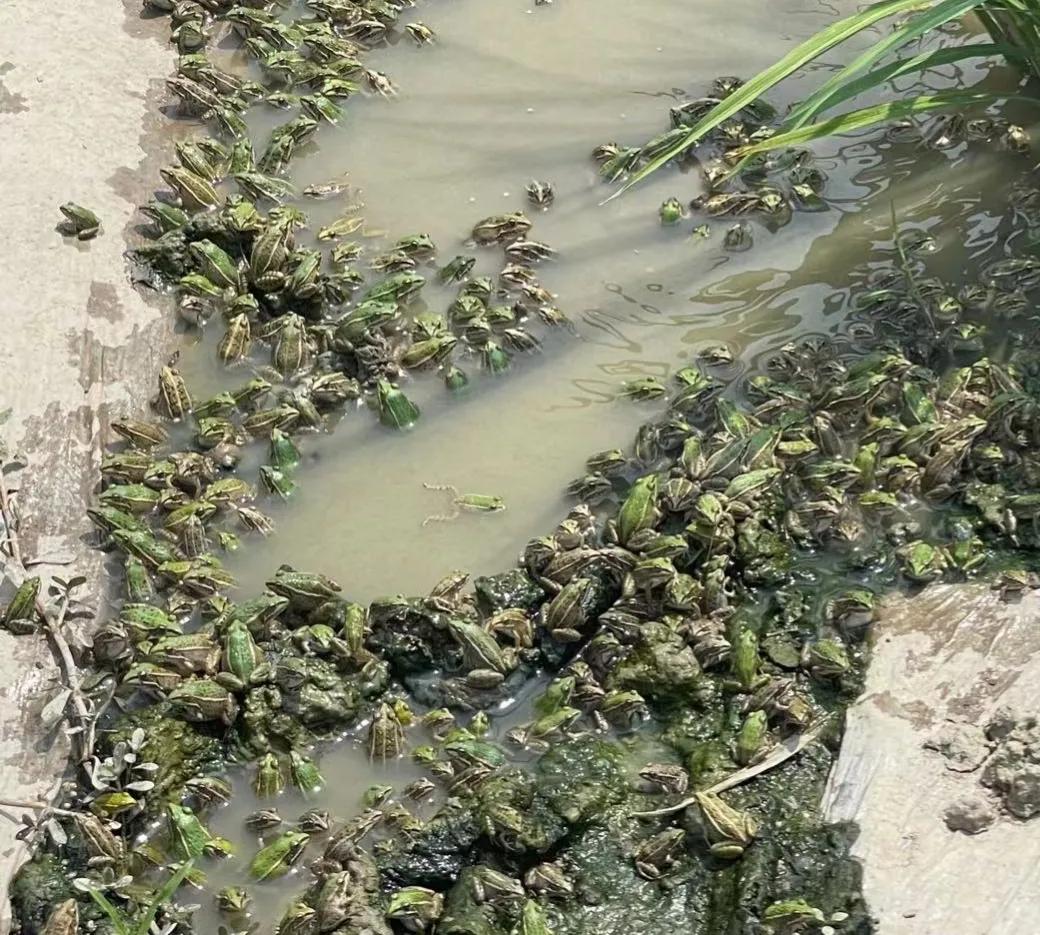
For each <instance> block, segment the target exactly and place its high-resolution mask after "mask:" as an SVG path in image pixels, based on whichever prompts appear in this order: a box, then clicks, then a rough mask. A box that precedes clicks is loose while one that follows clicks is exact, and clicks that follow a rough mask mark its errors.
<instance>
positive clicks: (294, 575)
mask: <svg viewBox="0 0 1040 935" xmlns="http://www.w3.org/2000/svg"><path fill="white" fill-rule="evenodd" d="M266 584H267V587H268V588H270V589H271V590H272V591H273V592H274V593H275V594H276V595H279V596H281V597H284V598H288V604H289V606H292V607H293V609H294V610H298V611H304V612H307V611H311V610H314V609H315V608H316V607H318V606H319V605H320V604H322V603H324V602H325V601H327V600H329V599H331V598H334V597H335V596H336V595H337V594H338V593H339V591H340V590H342V589H341V588H340V586H339V584H337V583H336V582H335V581H333V580H332V579H331V578H327V577H326V576H325V575H321V574H313V573H311V572H304V571H297V570H296V569H295V568H293V567H292V566H291V565H281V566H279V568H278V570H277V571H276V572H275V575H274V577H273V578H270V579H268V581H267V582H266ZM278 612H279V613H280V612H281V610H279V611H278Z"/></svg>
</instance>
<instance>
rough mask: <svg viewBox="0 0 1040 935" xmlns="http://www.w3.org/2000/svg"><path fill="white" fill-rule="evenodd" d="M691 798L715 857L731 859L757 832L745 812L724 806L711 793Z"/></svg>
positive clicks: (724, 804) (748, 843) (755, 826)
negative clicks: (695, 803) (698, 809)
mask: <svg viewBox="0 0 1040 935" xmlns="http://www.w3.org/2000/svg"><path fill="white" fill-rule="evenodd" d="M694 798H695V799H696V801H697V806H698V808H700V811H701V820H702V821H703V824H704V837H705V839H706V841H707V842H708V846H709V847H710V848H711V853H712V855H713V856H715V857H722V858H725V859H728V860H734V859H736V858H738V857H740V856H741V855H743V853H744V850H745V849H746V848H747V847H748V846H749V845H750V844H751V842H752V841H753V840H754V838H755V835H756V834H757V833H758V823H757V822H756V821H755V819H754V818H752V817H751V816H750V815H748V814H747V813H746V812H741V811H738V810H737V809H735V808H733V807H732V806H729V805H727V804H726V803H725V802H723V801H722V799H720V798H719V797H718V796H717V795H715V794H714V793H713V792H698V793H695V796H694Z"/></svg>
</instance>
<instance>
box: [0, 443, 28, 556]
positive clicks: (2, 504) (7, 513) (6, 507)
mask: <svg viewBox="0 0 1040 935" xmlns="http://www.w3.org/2000/svg"><path fill="white" fill-rule="evenodd" d="M3 466H4V463H3V461H0V512H2V513H3V517H4V527H5V528H6V530H7V548H8V549H9V550H10V553H11V558H12V559H13V560H14V562H15V563H16V564H18V565H21V566H22V568H23V569H24V568H25V564H24V563H23V562H22V547H21V545H20V544H19V542H18V529H17V524H16V522H15V514H14V507H13V506H12V504H11V499H10V495H9V493H8V490H7V483H6V482H5V480H4V477H3V474H2V471H3Z"/></svg>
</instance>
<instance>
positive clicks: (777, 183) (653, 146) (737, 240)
mask: <svg viewBox="0 0 1040 935" xmlns="http://www.w3.org/2000/svg"><path fill="white" fill-rule="evenodd" d="M743 84H744V82H743V81H742V80H741V79H740V78H736V77H732V76H726V77H721V78H717V79H716V80H715V81H714V83H713V84H712V86H711V88H710V89H709V91H708V93H707V94H706V95H704V96H703V97H696V98H687V99H684V100H681V101H679V102H678V103H677V104H676V105H675V106H673V107H672V108H670V110H669V122H670V127H669V129H667V130H665V131H664V132H663V133H660V134H658V135H657V136H655V137H653V138H651V139H649V140H647V141H646V142H645V143H643V144H642V145H641V146H625V145H622V144H619V143H617V142H609V143H604V144H602V145H601V146H598V147H596V149H595V150H593V153H592V157H593V159H594V160H595V161H596V162H597V163H598V164H599V167H600V170H599V171H600V175H601V176H602V177H603V178H604V179H605V180H606V181H608V182H617V181H621V180H624V179H626V178H628V177H629V176H631V175H632V174H633V173H636V172H638V171H639V170H641V169H643V168H645V167H646V166H647V165H648V164H649V163H652V162H653V161H654V160H656V159H659V158H660V157H661V156H663V155H664V154H665V153H667V152H670V151H672V150H673V148H674V147H676V146H677V145H679V144H681V143H682V142H683V141H684V140H685V139H686V137H687V136H688V135H689V133H690V131H691V130H692V129H693V128H694V127H696V126H697V125H698V124H700V123H701V121H703V120H704V119H705V118H706V117H707V116H708V115H709V114H710V113H711V112H712V110H713V109H714V108H715V107H717V106H718V105H719V104H721V103H722V102H723V101H725V99H726V98H727V97H729V96H730V95H731V94H732V93H733V92H734V91H736V90H737V89H738V88H740V87H741V86H742V85H743ZM780 124H781V119H780V117H779V115H778V114H777V111H776V109H775V108H773V107H772V106H771V105H770V104H769V103H768V102H766V101H765V100H763V99H761V98H758V99H755V100H752V101H750V102H749V103H748V104H746V105H745V106H744V107H743V108H741V109H740V110H738V111H736V112H735V113H734V114H733V115H732V116H730V117H729V118H728V119H726V120H724V121H722V122H721V123H720V124H719V125H718V126H717V127H715V128H714V129H713V130H711V131H709V132H708V133H707V134H706V135H705V136H704V137H703V138H702V139H701V141H700V142H699V143H698V145H697V147H696V150H695V151H694V150H692V149H688V150H680V152H679V155H678V156H676V157H675V158H676V160H677V162H678V163H679V164H691V165H696V166H697V167H698V168H699V170H700V176H701V178H702V181H703V192H702V193H701V194H699V195H697V196H696V197H695V198H693V199H691V200H689V201H688V202H686V203H684V202H683V201H682V200H680V199H679V198H674V197H673V198H669V199H667V200H666V201H664V202H663V203H662V204H661V207H660V209H659V214H660V218H661V223H662V224H665V225H674V224H678V223H679V222H680V221H682V220H683V219H684V218H689V217H694V218H701V219H703V218H707V219H709V220H713V219H736V223H735V224H732V225H731V226H730V227H728V228H727V229H726V231H725V233H724V236H723V246H724V248H725V249H726V250H729V251H734V252H740V251H743V250H747V249H749V248H750V247H751V246H752V245H753V243H754V232H753V229H752V226H751V225H750V224H749V223H748V220H747V219H751V218H754V219H756V220H757V221H759V222H760V223H761V224H762V225H764V226H765V227H766V228H767V229H769V230H776V229H777V228H779V227H782V226H783V225H785V224H787V223H788V222H789V221H790V219H791V216H792V213H793V212H794V211H824V210H826V209H827V205H826V202H825V200H824V198H823V191H824V188H825V186H826V183H827V176H826V173H825V172H824V171H823V170H822V169H821V168H820V167H819V165H817V163H816V159H815V157H814V155H813V153H812V152H811V151H810V150H808V149H802V148H794V147H788V148H785V149H778V150H775V151H770V152H766V153H760V154H756V155H754V156H744V154H743V150H744V149H745V148H747V147H751V146H754V145H755V144H756V143H762V142H764V141H765V140H767V139H768V138H769V137H771V136H773V135H774V134H775V133H776V132H777V131H778V129H779V127H780ZM888 134H889V136H890V138H892V139H893V140H904V141H909V142H912V143H915V144H917V145H920V146H926V147H929V148H932V149H937V150H944V149H950V148H952V147H955V146H958V145H960V144H962V143H965V142H968V143H986V144H989V145H996V146H1000V147H1003V148H1005V149H1007V150H1010V151H1011V152H1016V153H1022V154H1026V153H1028V152H1029V134H1028V133H1027V132H1026V130H1025V129H1023V128H1022V127H1020V126H1018V125H1017V124H1014V123H1011V122H1009V121H1007V120H1004V119H1002V118H998V117H976V118H967V117H965V116H964V115H963V114H953V115H949V116H943V117H940V118H939V119H936V120H933V121H930V122H929V123H928V124H927V126H926V128H925V132H923V133H922V128H921V127H919V126H918V125H916V124H915V123H914V122H913V121H909V120H905V121H902V122H898V123H896V124H895V125H894V126H892V127H891V128H890V129H889V131H888ZM693 233H694V235H695V236H702V237H704V236H708V235H709V233H710V228H709V225H708V224H706V223H701V224H700V225H699V226H697V227H695V228H694V231H693Z"/></svg>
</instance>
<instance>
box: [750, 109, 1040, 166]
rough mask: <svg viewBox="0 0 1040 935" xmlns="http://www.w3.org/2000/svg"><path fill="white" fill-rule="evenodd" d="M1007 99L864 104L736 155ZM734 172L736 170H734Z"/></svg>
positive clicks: (756, 152) (759, 151)
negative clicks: (954, 108)
mask: <svg viewBox="0 0 1040 935" xmlns="http://www.w3.org/2000/svg"><path fill="white" fill-rule="evenodd" d="M1003 100H1007V94H990V93H988V92H984V91H946V92H942V93H940V94H930V95H925V96H922V97H914V98H908V99H907V100H901V101H889V102H888V103H887V104H875V105H874V106H873V107H864V108H863V109H862V110H854V111H851V112H850V113H847V114H840V115H839V116H837V117H831V118H830V119H829V120H821V121H819V122H818V123H812V124H810V125H809V126H807V127H799V128H798V129H797V130H790V131H788V132H787V133H778V134H777V135H776V136H771V137H770V138H769V139H767V140H763V141H762V142H761V143H755V144H754V145H753V146H744V147H741V148H740V149H738V150H736V153H735V154H736V155H737V156H738V157H740V158H741V159H742V160H743V159H746V158H748V157H749V156H755V155H757V154H758V153H764V152H768V151H769V150H771V149H779V148H780V147H782V146H798V145H801V144H803V143H809V142H812V141H813V140H818V139H822V138H823V137H825V136H834V135H835V134H838V133H851V132H853V131H855V130H863V129H866V128H867V127H872V126H876V125H877V124H880V123H884V122H885V121H887V120H901V119H902V118H904V117H912V116H914V115H915V114H922V113H926V112H928V111H932V110H946V109H949V108H951V107H969V106H971V105H973V104H994V103H996V102H997V101H1003ZM1018 100H1026V101H1033V102H1034V103H1037V104H1040V99H1037V98H1029V97H1021V98H1018ZM734 171H735V169H734Z"/></svg>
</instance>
